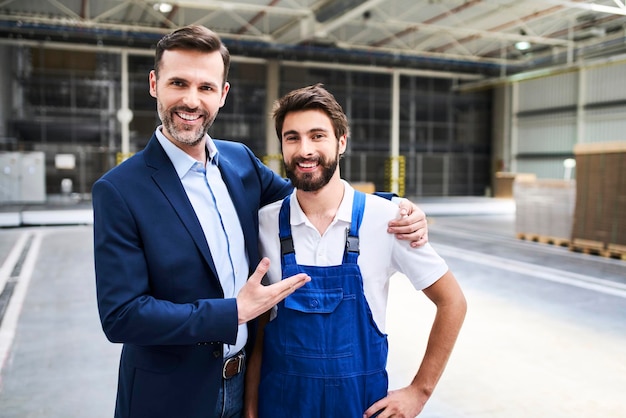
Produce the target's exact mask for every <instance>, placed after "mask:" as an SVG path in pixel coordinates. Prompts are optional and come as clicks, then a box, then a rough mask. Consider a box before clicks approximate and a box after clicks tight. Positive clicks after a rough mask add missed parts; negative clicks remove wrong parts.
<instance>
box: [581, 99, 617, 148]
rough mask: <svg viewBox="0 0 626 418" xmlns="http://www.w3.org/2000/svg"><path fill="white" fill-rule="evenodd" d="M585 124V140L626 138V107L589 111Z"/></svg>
mask: <svg viewBox="0 0 626 418" xmlns="http://www.w3.org/2000/svg"><path fill="white" fill-rule="evenodd" d="M584 125H585V140H584V142H606V141H618V140H626V107H621V108H609V109H597V110H590V111H587V112H586V113H585V123H584Z"/></svg>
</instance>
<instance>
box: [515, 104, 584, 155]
mask: <svg viewBox="0 0 626 418" xmlns="http://www.w3.org/2000/svg"><path fill="white" fill-rule="evenodd" d="M517 125H518V137H517V149H516V150H515V151H514V152H515V154H520V153H521V154H528V153H531V154H537V153H548V154H550V153H557V152H558V153H562V152H571V151H572V150H573V148H574V143H575V141H576V117H575V115H574V114H573V113H567V114H552V115H546V116H532V117H524V118H519V119H518V124H517Z"/></svg>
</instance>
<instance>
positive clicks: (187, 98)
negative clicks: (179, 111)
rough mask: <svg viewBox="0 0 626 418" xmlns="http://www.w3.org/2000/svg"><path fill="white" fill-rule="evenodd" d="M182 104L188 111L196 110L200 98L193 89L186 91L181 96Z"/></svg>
mask: <svg viewBox="0 0 626 418" xmlns="http://www.w3.org/2000/svg"><path fill="white" fill-rule="evenodd" d="M183 103H184V104H185V106H187V107H189V108H190V109H196V108H197V107H198V106H199V105H200V97H199V95H198V92H197V91H196V90H194V89H187V91H186V92H185V94H184V96H183Z"/></svg>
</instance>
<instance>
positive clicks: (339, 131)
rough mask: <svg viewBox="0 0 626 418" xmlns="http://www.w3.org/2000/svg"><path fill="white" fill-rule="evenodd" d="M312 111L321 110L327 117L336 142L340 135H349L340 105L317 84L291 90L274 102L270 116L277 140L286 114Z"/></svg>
mask: <svg viewBox="0 0 626 418" xmlns="http://www.w3.org/2000/svg"><path fill="white" fill-rule="evenodd" d="M312 109H317V110H321V111H323V112H324V113H326V114H327V115H328V117H329V118H330V120H331V123H332V125H333V129H334V130H335V136H336V137H337V140H339V138H340V137H341V136H342V135H346V136H349V135H350V129H349V127H348V118H347V117H346V114H345V113H344V112H343V109H342V107H341V105H340V104H339V103H338V102H337V100H335V97H334V96H333V95H332V94H331V93H330V92H329V91H328V90H326V89H325V88H324V87H323V85H322V84H319V83H318V84H315V85H312V86H308V87H303V88H301V89H297V90H293V91H292V92H290V93H287V94H286V95H285V96H283V97H281V98H280V99H278V100H277V101H276V103H275V104H274V110H273V114H272V116H273V117H274V124H275V127H276V135H277V136H278V139H281V138H282V132H283V124H284V122H285V116H287V113H289V112H297V111H300V110H312Z"/></svg>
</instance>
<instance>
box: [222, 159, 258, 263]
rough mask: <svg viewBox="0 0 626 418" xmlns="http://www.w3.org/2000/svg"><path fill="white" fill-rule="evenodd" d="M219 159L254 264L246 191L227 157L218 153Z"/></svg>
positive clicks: (255, 256)
mask: <svg viewBox="0 0 626 418" xmlns="http://www.w3.org/2000/svg"><path fill="white" fill-rule="evenodd" d="M219 159H220V160H219V165H218V166H219V169H220V172H221V173H222V179H224V183H226V188H227V189H228V194H229V195H230V197H231V199H232V201H233V205H234V206H235V210H236V211H237V216H238V217H239V222H240V224H241V229H242V231H243V232H244V234H243V236H244V241H245V243H246V251H247V253H248V259H249V260H250V263H255V262H256V260H257V259H258V243H257V234H255V233H250V231H255V228H256V223H255V222H254V218H253V213H252V210H251V208H250V203H249V201H248V199H246V190H245V188H244V185H243V183H242V182H241V176H240V175H239V173H238V172H237V170H236V168H235V166H234V165H233V164H232V163H231V162H230V161H229V159H228V157H227V156H225V155H224V153H220V156H219ZM254 267H256V266H252V265H251V266H250V268H251V269H253V268H254Z"/></svg>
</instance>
